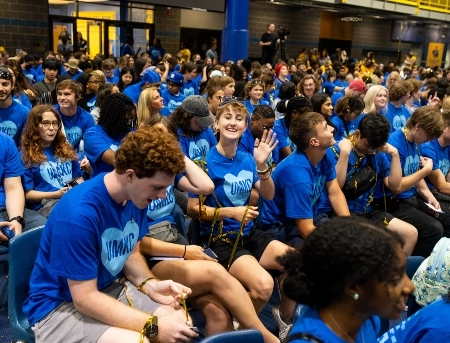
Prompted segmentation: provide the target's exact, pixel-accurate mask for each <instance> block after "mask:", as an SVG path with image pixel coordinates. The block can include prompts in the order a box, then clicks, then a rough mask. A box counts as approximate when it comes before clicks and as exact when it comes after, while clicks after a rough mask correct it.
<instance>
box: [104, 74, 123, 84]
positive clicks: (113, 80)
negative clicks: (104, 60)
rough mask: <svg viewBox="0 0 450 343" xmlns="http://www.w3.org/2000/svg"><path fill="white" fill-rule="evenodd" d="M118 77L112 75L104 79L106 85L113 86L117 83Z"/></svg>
mask: <svg viewBox="0 0 450 343" xmlns="http://www.w3.org/2000/svg"><path fill="white" fill-rule="evenodd" d="M119 80H120V78H119V76H117V75H114V76H113V77H106V83H112V84H113V85H115V84H117V83H119Z"/></svg>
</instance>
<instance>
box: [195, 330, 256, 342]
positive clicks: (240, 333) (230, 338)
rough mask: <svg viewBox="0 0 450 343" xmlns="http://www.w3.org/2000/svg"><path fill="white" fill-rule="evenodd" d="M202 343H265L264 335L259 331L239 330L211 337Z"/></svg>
mask: <svg viewBox="0 0 450 343" xmlns="http://www.w3.org/2000/svg"><path fill="white" fill-rule="evenodd" d="M201 342H202V343H264V339H263V335H262V333H261V332H259V331H258V330H254V329H250V330H237V331H229V332H222V333H218V334H215V335H212V336H209V337H207V338H205V339H204V340H202V341H201Z"/></svg>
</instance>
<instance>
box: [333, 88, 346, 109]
mask: <svg viewBox="0 0 450 343" xmlns="http://www.w3.org/2000/svg"><path fill="white" fill-rule="evenodd" d="M335 86H337V85H336V84H335ZM344 95H345V89H343V90H341V91H340V92H336V93H334V94H333V95H332V96H331V104H332V105H333V108H336V104H337V103H338V101H339V100H340V99H341V98H343V97H344Z"/></svg>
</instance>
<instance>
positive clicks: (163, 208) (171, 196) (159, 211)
mask: <svg viewBox="0 0 450 343" xmlns="http://www.w3.org/2000/svg"><path fill="white" fill-rule="evenodd" d="M183 177H184V174H177V176H176V177H175V182H174V183H173V184H172V185H170V186H169V187H167V190H166V198H165V199H156V200H153V201H152V202H151V203H150V204H148V206H147V221H148V225H149V226H151V225H154V224H157V223H160V222H162V221H169V222H171V223H172V224H173V225H175V219H174V218H173V215H172V212H173V209H174V208H175V204H176V202H175V193H174V191H173V189H174V187H176V186H177V185H178V182H179V181H180V180H181V179H182V178H183Z"/></svg>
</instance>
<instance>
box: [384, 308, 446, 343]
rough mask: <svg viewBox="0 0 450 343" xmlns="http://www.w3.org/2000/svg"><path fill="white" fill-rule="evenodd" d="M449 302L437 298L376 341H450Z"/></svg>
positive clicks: (414, 342) (404, 342)
mask: <svg viewBox="0 0 450 343" xmlns="http://www.w3.org/2000/svg"><path fill="white" fill-rule="evenodd" d="M449 328H450V303H448V302H446V301H445V300H439V301H436V302H434V303H433V304H431V305H428V306H426V307H424V308H422V309H421V310H420V311H418V312H416V313H414V315H412V316H411V317H409V318H408V319H406V320H405V321H403V322H402V323H400V324H398V325H396V326H395V327H393V328H392V329H390V330H389V331H388V332H386V333H385V334H384V335H383V336H381V337H380V338H378V343H430V342H450V329H449Z"/></svg>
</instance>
